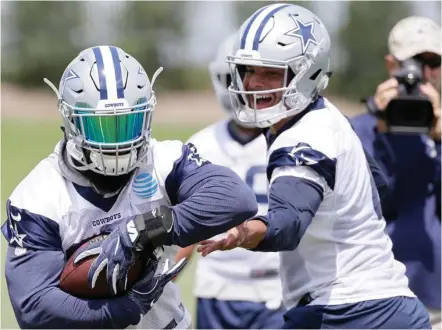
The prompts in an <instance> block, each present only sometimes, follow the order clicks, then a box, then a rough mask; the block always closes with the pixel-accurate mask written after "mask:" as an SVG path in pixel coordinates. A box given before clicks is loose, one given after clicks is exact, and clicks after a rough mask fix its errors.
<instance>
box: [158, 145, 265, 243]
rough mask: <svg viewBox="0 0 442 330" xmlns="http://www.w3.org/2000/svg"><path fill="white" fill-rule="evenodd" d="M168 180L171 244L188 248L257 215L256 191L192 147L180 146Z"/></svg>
mask: <svg viewBox="0 0 442 330" xmlns="http://www.w3.org/2000/svg"><path fill="white" fill-rule="evenodd" d="M175 154H179V157H176V160H175V161H173V164H172V165H167V166H169V167H170V171H169V172H168V173H167V176H166V177H165V180H164V182H165V188H166V191H167V194H168V196H169V199H170V201H171V204H172V205H173V206H172V212H173V215H174V227H173V233H172V235H171V237H170V241H169V243H171V244H176V245H179V246H188V245H191V244H194V243H197V242H199V241H202V240H204V239H207V238H210V237H213V236H215V235H217V234H220V233H222V232H225V231H227V230H228V229H230V228H232V227H235V226H237V225H239V224H240V223H242V222H244V221H245V220H247V219H249V218H251V217H252V216H254V215H255V214H256V213H257V211H258V205H257V203H256V198H255V194H254V192H253V191H252V190H251V189H250V188H249V187H248V186H247V185H246V183H244V182H243V181H242V180H241V179H240V178H239V176H238V175H237V174H236V173H235V172H233V171H232V170H230V169H228V168H226V167H223V166H219V165H215V164H212V163H211V162H209V161H207V160H206V159H204V158H202V157H201V156H200V155H199V154H198V151H197V149H196V147H195V146H194V145H193V144H191V143H188V144H184V145H181V151H180V153H176V151H175Z"/></svg>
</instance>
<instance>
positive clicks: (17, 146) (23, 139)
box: [1, 118, 201, 329]
mask: <svg viewBox="0 0 442 330" xmlns="http://www.w3.org/2000/svg"><path fill="white" fill-rule="evenodd" d="M60 124H61V121H51V120H49V121H48V120H39V121H32V120H29V121H23V120H18V119H6V118H2V123H1V147H2V149H1V153H2V154H1V156H2V157H1V160H2V162H1V179H2V181H1V182H2V188H1V203H2V204H1V215H2V221H1V223H3V222H4V221H5V203H6V200H7V198H8V197H9V195H10V194H11V192H12V191H13V189H14V188H15V186H16V185H17V184H18V183H19V182H20V181H21V180H22V179H23V178H24V177H25V176H26V175H27V174H28V173H29V171H30V170H31V169H32V168H33V167H34V166H35V165H36V164H37V163H38V162H39V161H40V160H41V159H43V158H45V157H46V156H47V155H49V154H50V153H51V152H52V150H53V149H54V146H55V144H56V143H57V141H58V140H59V139H60V138H61V137H62V132H61V130H60V128H59V127H60ZM200 128H201V127H181V126H180V125H178V124H177V125H170V126H158V125H155V124H154V125H153V136H154V137H155V138H156V139H158V140H165V139H178V140H181V141H185V140H186V139H187V138H188V137H190V135H192V134H193V133H194V132H196V131H197V130H198V129H200ZM1 242H2V243H1V249H2V254H1V255H2V272H4V265H5V259H4V253H5V251H6V240H5V239H4V238H3V236H2V239H1ZM194 266H195V262H194V261H193V262H191V263H190V265H189V266H188V267H187V268H186V269H185V270H184V272H183V274H182V275H181V276H180V277H179V279H178V284H179V286H180V291H181V295H182V297H183V301H184V304H185V305H186V307H187V308H188V309H189V310H190V311H191V312H192V314H193V313H194V299H193V294H192V290H193V273H194ZM1 289H2V291H1V303H2V304H1V328H2V329H4V328H17V327H18V326H17V322H16V321H15V316H14V313H13V311H12V308H11V305H10V301H9V296H8V292H7V289H6V283H5V277H4V276H2V286H1Z"/></svg>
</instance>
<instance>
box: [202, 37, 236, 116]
mask: <svg viewBox="0 0 442 330" xmlns="http://www.w3.org/2000/svg"><path fill="white" fill-rule="evenodd" d="M237 38H239V32H238V31H237V32H235V33H234V34H232V35H230V36H229V37H228V38H226V39H225V40H224V41H223V42H222V43H221V45H220V46H219V48H218V52H217V54H216V57H215V59H214V60H213V61H212V62H210V63H209V73H210V78H211V79H212V85H213V89H214V90H215V94H216V97H217V98H218V101H219V103H220V104H221V107H222V109H223V110H224V111H225V112H226V113H227V114H229V115H232V102H231V101H230V94H229V89H228V88H229V86H230V83H231V82H232V75H231V74H230V68H229V65H228V64H227V62H226V58H227V56H228V55H230V54H232V51H233V46H234V44H235V41H236V39H237Z"/></svg>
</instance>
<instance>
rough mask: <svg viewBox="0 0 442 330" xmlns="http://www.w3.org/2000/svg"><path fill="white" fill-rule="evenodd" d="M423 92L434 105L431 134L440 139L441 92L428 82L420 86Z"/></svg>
mask: <svg viewBox="0 0 442 330" xmlns="http://www.w3.org/2000/svg"><path fill="white" fill-rule="evenodd" d="M420 90H421V92H422V94H424V95H425V96H426V97H428V99H429V100H430V102H431V104H432V105H433V114H434V120H433V125H432V127H431V131H430V136H431V138H432V139H433V140H435V141H440V138H441V121H440V116H441V104H440V93H439V92H438V91H437V90H436V88H434V86H433V85H432V84H431V83H429V82H427V83H425V84H422V85H421V86H420Z"/></svg>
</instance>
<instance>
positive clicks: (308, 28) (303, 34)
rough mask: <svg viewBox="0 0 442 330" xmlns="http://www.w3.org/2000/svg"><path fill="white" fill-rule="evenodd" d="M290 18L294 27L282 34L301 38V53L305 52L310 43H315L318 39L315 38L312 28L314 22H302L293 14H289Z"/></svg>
mask: <svg viewBox="0 0 442 330" xmlns="http://www.w3.org/2000/svg"><path fill="white" fill-rule="evenodd" d="M289 16H290V18H291V19H292V20H293V22H294V23H295V28H294V29H291V30H290V31H288V32H286V33H284V35H286V36H289V37H296V38H299V39H300V40H301V46H302V53H303V54H305V51H306V50H307V48H308V46H309V45H310V43H312V44H314V45H317V44H318V40H317V39H316V36H315V33H314V31H313V30H314V28H315V22H314V21H311V22H308V23H303V22H302V21H301V20H300V19H298V18H297V17H296V16H297V15H294V14H289Z"/></svg>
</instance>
